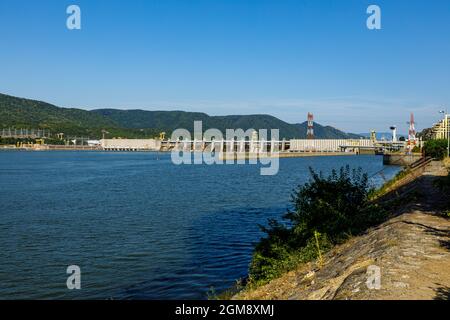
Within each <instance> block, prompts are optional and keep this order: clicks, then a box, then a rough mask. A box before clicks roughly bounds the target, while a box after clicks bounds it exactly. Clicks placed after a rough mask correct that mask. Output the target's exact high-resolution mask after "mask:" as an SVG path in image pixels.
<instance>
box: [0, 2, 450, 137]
mask: <svg viewBox="0 0 450 320" xmlns="http://www.w3.org/2000/svg"><path fill="white" fill-rule="evenodd" d="M71 4H77V5H79V6H80V8H81V11H82V29H81V30H75V31H70V30H68V29H67V28H66V19H67V16H68V15H67V14H66V8H67V6H68V5H71ZM370 4H377V5H379V6H380V7H381V10H382V30H377V31H371V30H368V29H367V28H366V19H367V17H368V15H367V14H366V9H367V7H368V6H369V5H370ZM0 39H2V40H1V43H2V46H1V47H0V48H1V50H0V70H1V71H0V72H1V76H0V92H2V93H7V94H11V95H16V96H21V97H28V98H33V99H40V100H44V101H48V102H51V103H54V104H57V105H59V106H65V107H80V108H84V109H94V108H104V107H112V108H123V109H132V108H142V109H148V110H175V109H176V110H187V111H201V112H206V113H208V114H211V115H224V114H254V113H268V114H272V115H274V116H277V117H279V118H281V119H283V120H285V121H288V122H303V121H305V120H306V114H307V112H313V113H314V115H315V117H316V120H317V122H319V123H322V124H329V125H333V126H335V127H337V128H340V129H343V130H346V131H350V132H368V131H369V130H371V129H376V130H378V131H388V130H387V128H388V127H389V126H390V125H392V124H396V125H398V127H399V129H400V131H401V132H406V121H408V119H409V113H410V112H414V113H415V115H416V119H417V122H418V125H417V126H418V127H419V128H423V127H427V126H430V125H431V124H432V123H433V122H434V121H437V120H438V119H439V114H438V111H439V109H442V108H443V107H445V106H447V107H448V108H449V109H450V61H449V59H450V1H448V0H433V1H426V0H409V1H406V0H391V1H378V0H373V1H364V0H336V1H331V0H296V1H288V0H239V1H238V0H178V1H174V0H163V1H162V0H161V1H154V0H130V1H125V0H122V1H118V0H109V1H106V0H96V1H92V0H86V1H84V0H83V1H77V0H72V1H65V0H41V1H31V0H30V1H23V0H1V2H0Z"/></svg>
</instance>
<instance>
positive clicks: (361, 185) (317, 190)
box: [249, 166, 386, 285]
mask: <svg viewBox="0 0 450 320" xmlns="http://www.w3.org/2000/svg"><path fill="white" fill-rule="evenodd" d="M310 172H311V180H310V181H309V182H308V183H306V184H305V185H304V186H300V187H298V189H297V190H295V191H294V193H293V196H292V202H293V205H294V209H293V211H289V212H288V213H287V214H286V215H285V216H284V219H285V220H286V223H281V222H279V221H276V220H270V221H269V226H268V227H267V228H264V227H262V230H263V231H264V232H265V233H266V234H267V236H266V237H265V238H263V239H261V241H260V242H259V243H258V244H257V246H256V248H255V252H254V254H253V259H252V262H251V264H250V272H249V274H250V277H249V278H250V279H249V280H250V283H252V284H256V285H258V284H262V283H265V282H267V281H269V280H271V279H274V278H276V277H278V276H280V275H281V274H282V273H283V272H286V271H288V270H291V269H293V268H295V267H296V266H297V265H298V264H299V263H303V262H307V261H311V260H314V259H316V258H317V256H318V250H317V246H316V240H315V237H314V234H315V232H318V233H319V234H320V236H319V238H318V240H319V247H320V250H321V251H322V253H323V252H325V251H327V250H328V249H329V248H331V247H332V246H333V245H334V244H336V243H339V242H341V241H342V240H344V239H346V238H348V237H349V236H350V235H353V234H357V233H360V232H361V231H363V230H365V229H367V228H368V227H370V226H372V225H374V224H377V223H380V222H381V221H383V220H384V218H385V216H386V215H385V213H384V212H383V211H382V210H381V209H380V208H378V207H376V206H375V205H373V204H371V202H370V201H369V192H370V188H369V181H368V177H367V174H363V173H362V170H361V169H358V170H350V168H349V166H347V167H345V168H341V169H340V170H339V172H337V171H336V170H333V171H332V173H331V174H330V175H329V176H328V177H324V176H323V175H322V173H319V174H317V173H316V172H314V171H313V170H312V169H310Z"/></svg>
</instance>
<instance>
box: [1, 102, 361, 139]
mask: <svg viewBox="0 0 450 320" xmlns="http://www.w3.org/2000/svg"><path fill="white" fill-rule="evenodd" d="M200 120H201V121H202V122H203V129H204V130H206V129H209V128H217V129H219V130H221V131H223V132H224V133H225V130H226V129H237V128H241V129H243V130H247V129H250V128H253V129H256V130H259V129H279V130H280V138H287V139H289V138H305V137H306V130H307V123H306V122H304V123H300V124H289V123H287V122H284V121H282V120H280V119H278V118H276V117H273V116H270V115H263V114H261V115H232V116H209V115H207V114H205V113H196V112H184V111H146V110H117V109H98V110H93V111H87V110H82V109H73V108H61V107H57V106H55V105H52V104H49V103H46V102H42V101H36V100H30V99H23V98H17V97H12V96H8V95H4V94H0V129H1V128H9V127H15V128H35V129H38V128H39V129H43V128H45V129H49V130H50V131H51V132H53V133H58V132H62V133H65V134H66V135H77V136H89V137H91V138H98V137H100V136H101V131H102V130H103V129H105V130H107V131H108V132H109V136H115V137H128V138H136V137H153V136H156V135H157V134H158V133H159V132H161V131H165V132H167V133H168V134H170V133H171V132H172V131H173V130H175V129H177V128H185V129H188V130H190V131H191V130H192V129H193V123H194V121H200ZM314 131H315V136H316V138H321V139H348V138H359V137H360V136H359V135H355V134H348V133H345V132H342V131H340V130H338V129H336V128H333V127H330V126H322V125H320V124H318V123H315V124H314Z"/></svg>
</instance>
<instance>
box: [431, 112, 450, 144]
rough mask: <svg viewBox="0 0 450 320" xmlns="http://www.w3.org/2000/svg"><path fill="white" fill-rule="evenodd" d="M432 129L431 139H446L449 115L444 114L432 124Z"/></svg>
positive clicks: (449, 130)
mask: <svg viewBox="0 0 450 320" xmlns="http://www.w3.org/2000/svg"><path fill="white" fill-rule="evenodd" d="M432 131H433V139H447V138H448V137H449V132H450V115H449V114H446V115H445V117H444V119H442V120H441V121H440V122H438V123H436V124H435V125H434V126H433V128H432Z"/></svg>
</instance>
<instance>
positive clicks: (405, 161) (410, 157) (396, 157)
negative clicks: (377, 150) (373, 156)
mask: <svg viewBox="0 0 450 320" xmlns="http://www.w3.org/2000/svg"><path fill="white" fill-rule="evenodd" d="M422 157H423V155H422V154H421V153H413V154H404V153H387V154H384V155H383V164H384V165H395V166H409V165H411V164H413V163H414V162H416V161H417V160H420V158H422Z"/></svg>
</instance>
